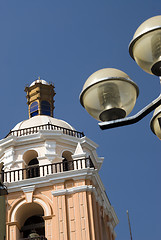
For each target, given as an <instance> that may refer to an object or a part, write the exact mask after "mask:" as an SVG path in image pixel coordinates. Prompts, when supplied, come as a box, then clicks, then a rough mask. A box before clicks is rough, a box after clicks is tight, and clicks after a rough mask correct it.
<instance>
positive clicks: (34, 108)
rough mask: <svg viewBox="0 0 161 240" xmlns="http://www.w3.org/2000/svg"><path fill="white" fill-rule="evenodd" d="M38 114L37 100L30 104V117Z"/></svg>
mask: <svg viewBox="0 0 161 240" xmlns="http://www.w3.org/2000/svg"><path fill="white" fill-rule="evenodd" d="M36 115H38V102H37V101H35V102H33V103H31V105H30V117H34V116H36Z"/></svg>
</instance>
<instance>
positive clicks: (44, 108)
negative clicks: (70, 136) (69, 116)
mask: <svg viewBox="0 0 161 240" xmlns="http://www.w3.org/2000/svg"><path fill="white" fill-rule="evenodd" d="M41 114H42V115H48V116H51V109H50V103H49V102H47V101H42V102H41Z"/></svg>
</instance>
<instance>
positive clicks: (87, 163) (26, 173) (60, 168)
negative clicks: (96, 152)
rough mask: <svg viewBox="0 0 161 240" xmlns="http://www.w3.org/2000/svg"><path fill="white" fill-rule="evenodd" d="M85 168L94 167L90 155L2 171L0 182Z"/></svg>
mask: <svg viewBox="0 0 161 240" xmlns="http://www.w3.org/2000/svg"><path fill="white" fill-rule="evenodd" d="M85 168H95V167H94V165H93V163H92V161H91V158H90V157H88V158H82V159H77V160H72V161H63V162H57V163H52V164H46V165H32V166H28V167H26V168H22V169H15V170H11V171H3V172H1V173H0V179H1V182H4V183H6V182H8V183H11V182H17V181H22V180H25V179H29V178H36V177H44V176H47V175H51V174H56V173H61V172H66V171H74V170H79V169H85Z"/></svg>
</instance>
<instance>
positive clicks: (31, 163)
mask: <svg viewBox="0 0 161 240" xmlns="http://www.w3.org/2000/svg"><path fill="white" fill-rule="evenodd" d="M37 157H38V153H37V152H36V151H35V150H28V151H27V152H25V153H24V155H23V160H24V162H25V165H26V166H27V168H26V178H34V177H39V176H40V168H39V161H38V159H37Z"/></svg>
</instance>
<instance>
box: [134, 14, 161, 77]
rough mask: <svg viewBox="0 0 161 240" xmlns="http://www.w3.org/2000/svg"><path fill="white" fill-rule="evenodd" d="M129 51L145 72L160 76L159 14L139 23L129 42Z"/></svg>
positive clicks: (160, 28)
mask: <svg viewBox="0 0 161 240" xmlns="http://www.w3.org/2000/svg"><path fill="white" fill-rule="evenodd" d="M129 53H130V55H131V57H132V58H133V59H134V60H135V61H136V63H137V64H138V65H139V66H140V67H141V68H142V69H143V70H144V71H145V72H147V73H150V74H154V75H156V76H161V16H155V17H152V18H149V19H148V20H146V21H145V22H143V23H142V24H141V25H140V27H139V28H138V29H137V30H136V32H135V34H134V36H133V39H132V41H131V42H130V45H129Z"/></svg>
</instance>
